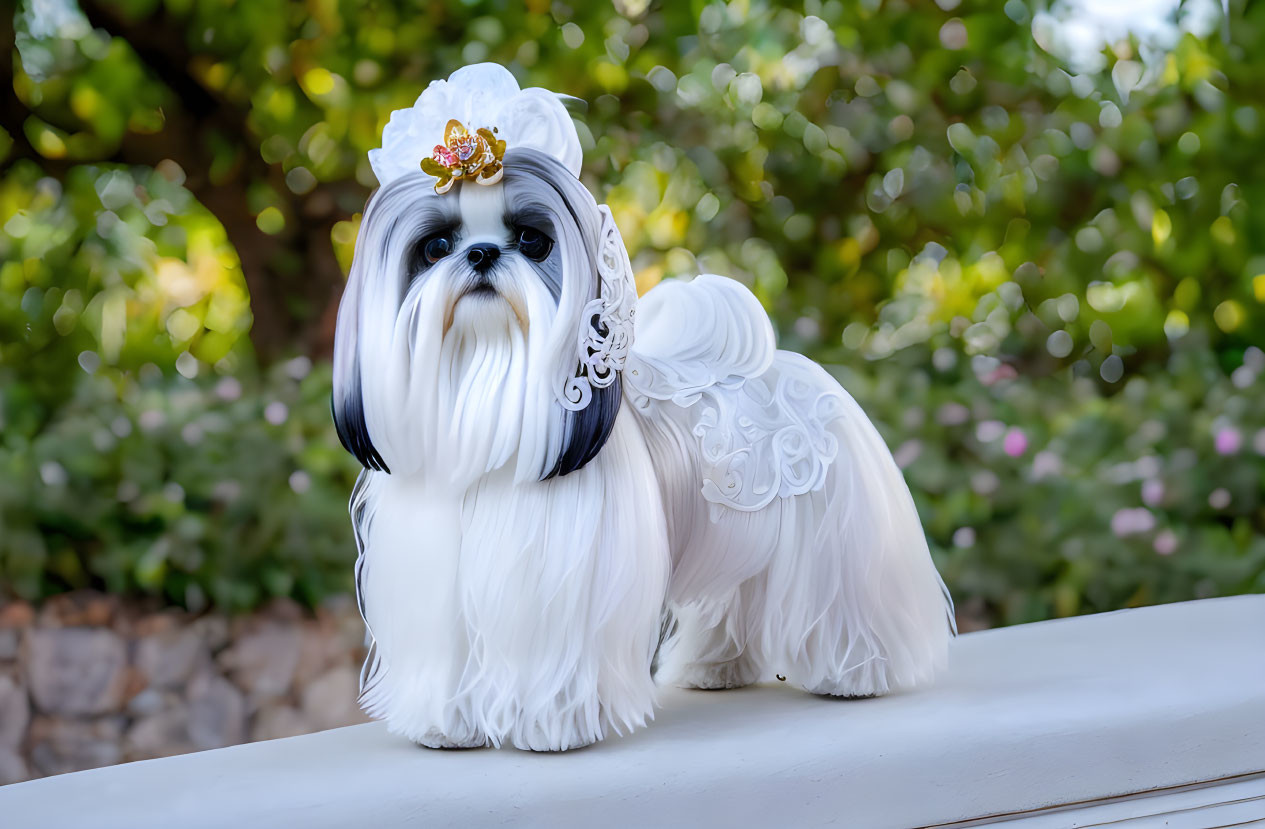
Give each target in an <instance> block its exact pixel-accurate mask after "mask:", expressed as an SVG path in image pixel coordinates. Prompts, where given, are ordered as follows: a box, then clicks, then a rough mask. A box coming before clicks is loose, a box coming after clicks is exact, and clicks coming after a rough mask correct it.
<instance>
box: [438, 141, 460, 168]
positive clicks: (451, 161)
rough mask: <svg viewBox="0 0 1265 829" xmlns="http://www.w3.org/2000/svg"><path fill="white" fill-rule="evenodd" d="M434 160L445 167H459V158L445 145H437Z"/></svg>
mask: <svg viewBox="0 0 1265 829" xmlns="http://www.w3.org/2000/svg"><path fill="white" fill-rule="evenodd" d="M434 159H435V160H436V161H438V162H439V163H440V164H442V165H444V166H445V167H456V166H457V157H456V156H455V155H453V154H452V150H450V149H448V148H447V147H445V146H444V145H443V144H436V145H435V153H434Z"/></svg>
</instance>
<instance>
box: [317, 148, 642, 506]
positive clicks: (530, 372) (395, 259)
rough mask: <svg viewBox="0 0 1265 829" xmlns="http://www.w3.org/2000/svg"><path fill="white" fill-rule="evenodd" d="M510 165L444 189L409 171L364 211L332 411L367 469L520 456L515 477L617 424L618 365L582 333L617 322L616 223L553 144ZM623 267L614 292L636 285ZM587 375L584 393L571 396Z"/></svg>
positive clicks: (553, 466) (576, 463)
mask: <svg viewBox="0 0 1265 829" xmlns="http://www.w3.org/2000/svg"><path fill="white" fill-rule="evenodd" d="M505 162H506V163H505V173H504V176H503V178H502V179H501V181H500V182H499V183H497V184H493V185H478V184H474V183H469V182H467V183H462V184H460V185H458V186H456V187H454V188H453V189H452V190H450V191H449V192H448V193H445V194H443V195H439V194H436V193H435V191H434V187H433V180H432V179H430V178H429V177H428V176H425V175H423V174H420V173H419V174H417V175H409V176H404V177H402V178H399V179H396V180H394V181H392V182H390V183H389V184H388V185H387V186H385V187H383V188H382V189H381V190H380V191H379V192H378V193H377V194H375V196H374V197H373V199H372V200H371V201H370V204H369V206H368V208H367V210H366V212H365V217H364V221H363V223H362V225H361V231H360V238H359V239H358V240H357V246H356V255H355V260H354V262H353V265H352V272H351V276H350V278H349V281H348V286H347V291H346V293H345V294H344V297H343V302H342V305H341V307H340V309H339V317H338V330H337V334H336V342H335V361H334V419H335V423H336V425H337V427H338V431H339V436H340V437H341V438H342V440H343V443H344V445H345V446H346V447H347V449H348V451H350V452H352V453H353V454H355V455H356V457H357V458H359V460H360V461H361V463H363V464H364V465H365V466H367V467H369V468H373V469H381V470H384V471H391V472H393V473H396V474H416V473H419V472H426V473H428V474H430V473H433V474H440V475H443V476H445V478H444V480H446V481H451V482H454V483H457V482H465V483H468V482H470V481H472V480H473V479H475V478H477V477H478V476H479V475H482V474H485V473H486V472H489V471H491V470H493V469H497V468H499V467H501V466H504V465H505V464H507V463H508V462H510V461H511V460H512V459H515V457H517V460H516V475H517V477H518V478H519V479H538V478H548V477H552V476H554V475H559V474H566V473H568V472H571V471H573V470H575V469H578V468H580V467H581V466H583V465H584V464H585V463H587V462H588V461H589V460H591V459H592V457H593V456H594V455H595V454H596V453H597V451H598V450H599V449H600V448H601V445H602V443H604V442H605V440H606V438H607V437H608V436H609V433H610V430H611V428H612V427H613V424H614V419H615V416H616V414H617V413H618V410H619V405H620V399H621V392H620V383H619V380H618V376H617V368H618V365H616V366H615V368H614V369H612V370H611V371H610V372H609V373H608V374H603V373H602V370H604V369H605V367H604V366H601V365H598V366H597V369H595V368H594V366H585V364H584V363H585V361H586V360H589V361H590V362H593V361H592V359H591V358H592V355H593V352H594V349H593V348H590V347H586V346H585V345H584V344H583V343H585V342H586V341H588V342H594V341H602V340H603V338H605V337H609V336H610V334H611V332H610V330H609V329H610V327H611V325H610V324H609V323H608V321H607V320H605V319H599V318H598V316H597V315H596V314H597V310H596V309H597V308H598V307H599V306H601V305H602V302H603V301H605V300H609V299H610V297H608V296H603V295H602V294H603V284H604V279H605V277H604V276H601V275H599V270H602V269H603V268H604V271H603V273H604V274H606V275H609V273H610V262H611V261H612V257H611V256H610V254H609V245H610V243H611V238H612V236H611V235H612V233H613V234H614V239H615V240H616V241H617V242H618V231H617V230H614V229H613V222H611V221H610V217H609V212H607V211H605V210H604V209H599V208H598V206H597V204H596V203H595V202H594V200H593V197H592V196H591V195H590V194H589V192H588V191H587V190H586V189H585V188H584V186H583V185H582V184H580V182H579V181H578V180H577V179H576V178H575V177H574V176H573V175H572V174H571V173H570V172H569V171H568V170H566V168H564V167H563V166H562V165H561V164H560V163H559V162H557V161H556V160H554V159H553V158H552V157H551V156H549V155H546V154H544V153H541V152H538V151H534V150H528V149H522V150H518V151H511V152H510V153H508V154H507V156H506V159H505ZM618 244H619V250H618V254H619V256H616V257H614V259H615V260H618V262H619V263H620V269H621V270H626V269H627V255H626V253H624V252H623V250H622V242H620V243H618ZM618 276H619V277H621V278H622V279H621V280H620V282H619V283H618V284H616V286H615V290H612V286H611V283H610V282H609V281H606V283H605V284H606V287H605V292H606V293H607V294H609V293H620V292H621V290H622V289H623V288H624V287H628V289H629V290H631V287H630V285H631V274H627V273H624V274H618ZM625 283H626V284H625ZM630 302H631V299H629V298H625V304H626V307H627V308H629V309H630V308H631V305H630V304H629V303H630ZM629 314H631V311H630V310H629ZM628 325H629V327H630V325H631V319H630V318H629V320H628ZM625 347H626V344H625ZM599 350H600V349H599ZM577 377H578V379H579V381H581V382H582V384H583V386H584V388H583V389H582V390H583V392H584V393H583V394H582V395H568V393H567V390H568V389H573V388H575V386H576V383H577ZM590 380H591V381H592V382H589V381H590Z"/></svg>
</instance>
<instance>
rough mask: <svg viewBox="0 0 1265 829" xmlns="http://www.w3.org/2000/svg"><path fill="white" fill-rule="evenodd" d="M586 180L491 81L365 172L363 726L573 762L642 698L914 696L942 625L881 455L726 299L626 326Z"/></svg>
mask: <svg viewBox="0 0 1265 829" xmlns="http://www.w3.org/2000/svg"><path fill="white" fill-rule="evenodd" d="M580 160H581V152H580V143H579V139H578V137H577V133H576V131H575V127H574V126H573V124H572V122H571V120H570V117H569V116H568V114H567V112H566V108H565V107H564V106H563V105H562V103H561V102H560V100H559V98H558V96H556V95H554V94H552V93H550V92H547V91H546V90H543V89H522V90H520V89H519V87H518V84H517V83H516V82H515V80H514V78H513V76H512V75H511V74H510V73H509V72H508V71H507V70H505V69H504V68H502V67H500V66H496V65H491V64H481V65H477V66H469V67H466V68H464V69H461V70H459V71H457V72H456V73H454V74H453V75H452V77H451V78H449V79H448V80H447V81H446V82H445V81H437V82H435V83H432V84H431V85H430V86H429V87H428V88H427V89H426V90H425V91H424V92H423V93H422V95H421V97H420V98H418V100H417V103H416V104H415V105H414V106H413V107H412V108H410V109H405V110H400V111H398V112H396V113H395V114H394V115H392V117H391V120H390V123H389V124H388V125H387V127H386V130H385V131H384V134H383V146H382V148H381V149H379V150H375V151H373V152H372V153H370V161H371V163H372V165H373V169H374V171H375V172H376V173H377V176H378V179H379V181H380V182H381V185H382V186H381V189H379V190H378V191H377V193H376V194H375V195H374V196H373V198H372V199H371V200H370V202H369V205H368V207H367V209H366V211H365V215H364V220H363V223H362V225H361V230H360V238H359V240H358V242H357V245H356V253H355V259H354V262H353V265H352V269H351V276H350V279H349V282H348V285H347V290H346V293H345V295H344V297H343V300H342V305H341V307H340V309H339V314H338V330H337V336H336V345H335V357H334V397H333V409H334V419H335V423H336V425H337V428H338V433H339V436H340V437H341V438H342V440H343V443H344V445H345V446H346V447H347V449H348V451H350V452H351V453H353V454H354V455H355V456H356V457H357V458H358V459H359V460H360V462H361V463H362V464H364V466H365V467H366V468H365V471H364V472H363V474H362V475H361V477H360V480H359V482H358V483H357V485H356V489H355V492H354V493H353V495H352V500H351V516H352V521H353V523H354V526H355V531H356V536H357V540H358V545H359V551H360V557H359V560H358V561H357V564H356V582H357V592H358V597H359V600H360V609H361V612H362V613H363V615H364V618H365V623H366V625H367V627H368V629H369V634H370V636H371V640H372V648H371V650H370V655H369V659H368V660H367V662H366V664H365V668H364V671H363V673H362V677H361V685H362V696H361V700H362V704H363V705H364V707H365V708H366V710H367V711H368V712H369V713H370V714H372V715H373V716H375V717H380V718H383V719H385V720H386V721H387V723H388V725H389V727H390V729H391V730H392V731H394V732H397V733H400V734H403V735H405V736H407V737H408V738H409V739H411V740H414V741H416V742H418V743H421V744H422V745H426V746H431V747H469V746H484V745H501V744H502V743H505V742H508V743H511V744H513V745H515V746H517V747H519V748H525V749H534V750H561V749H569V748H575V747H578V746H583V745H587V744H589V743H592V742H595V741H597V740H600V739H602V738H603V737H605V736H606V735H607V734H609V733H611V732H612V731H613V732H615V733H625V732H627V731H629V730H631V729H634V728H636V727H638V726H641V725H643V724H645V722H646V720H647V718H648V717H650V716H651V715H652V712H653V706H654V701H655V688H656V682H655V679H656V678H657V679H658V680H659V681H666V682H671V683H675V684H678V685H683V686H686V687H691V688H736V687H739V686H742V685H747V684H750V683H753V682H757V681H760V680H766V679H771V678H772V677H773V676H774V675H781V676H783V677H785V678H786V679H788V680H789V681H790V682H792V683H794V684H795V685H798V686H800V687H801V688H804V689H806V690H808V691H811V692H812V693H815V694H830V695H835V696H845V697H852V696H870V695H875V694H884V693H887V692H888V691H891V690H893V689H899V688H909V687H912V686H915V685H919V684H922V683H925V682H927V681H928V680H930V679H931V677H932V675H933V673H934V672H935V671H936V669H937V668H938V667H939V666H940V665H941V664H942V663H943V662H944V659H945V653H946V650H947V643H948V640H949V637H950V635H951V629H952V624H953V622H952V618H953V615H952V605H951V604H950V601H949V598H948V595H947V593H946V591H945V589H944V586H943V583H942V582H941V580H940V577H939V576H938V574H937V573H936V570H935V567H934V565H933V564H932V561H931V557H930V555H929V554H928V551H927V544H926V540H925V539H924V537H923V533H922V529H921V525H920V524H919V521H918V514H917V512H916V511H915V509H914V503H913V500H912V499H911V497H910V494H909V490H908V489H907V488H906V485H905V482H904V480H903V479H902V477H901V473H900V470H899V469H898V468H897V466H896V464H895V463H894V462H893V460H892V456H891V454H890V453H889V452H888V450H887V448H886V447H885V446H884V444H883V441H882V439H881V438H880V437H879V434H878V432H876V431H875V429H874V427H873V426H872V425H871V424H870V422H869V421H868V420H867V419H866V417H865V414H864V413H863V412H862V411H861V409H860V407H859V406H857V404H856V403H855V402H854V401H853V400H852V398H851V397H849V396H848V394H847V393H846V392H844V390H843V389H842V388H840V387H839V384H838V383H837V382H835V380H834V379H832V378H831V376H830V375H829V374H827V373H826V372H825V371H824V370H823V369H822V368H820V367H819V366H817V365H816V364H814V363H812V362H810V361H809V360H807V359H806V358H804V357H802V356H800V355H798V354H792V353H789V352H785V351H778V350H777V348H776V346H775V343H774V336H773V328H772V326H771V324H770V322H769V318H768V316H767V315H766V314H765V312H764V310H763V309H762V308H761V306H760V304H759V302H757V300H756V299H755V297H754V296H753V295H752V294H751V293H750V292H749V291H748V290H747V289H746V288H745V287H743V286H742V285H741V284H740V283H738V282H735V281H733V280H730V279H726V278H723V277H719V276H711V275H703V276H699V277H697V278H695V279H694V280H693V281H691V282H673V281H669V282H665V283H663V284H661V285H659V286H657V287H656V288H654V289H653V290H651V291H650V292H649V293H647V294H646V296H645V297H643V298H641V299H638V298H637V293H636V288H635V285H634V282H633V275H632V269H631V266H630V265H629V260H628V254H627V252H626V251H625V249H624V244H623V241H622V239H621V238H620V235H619V230H618V229H617V228H616V226H615V223H614V221H613V220H612V219H611V213H610V210H609V209H607V208H606V207H605V206H601V205H598V204H597V203H596V202H595V201H594V199H593V196H592V195H590V194H589V192H588V191H587V190H586V189H585V187H584V186H583V185H582V184H581V183H580V181H579V178H578V176H579V173H580ZM634 335H635V339H634ZM652 673H653V674H655V676H654V677H652Z"/></svg>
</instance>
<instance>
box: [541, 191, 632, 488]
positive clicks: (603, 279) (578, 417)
mask: <svg viewBox="0 0 1265 829" xmlns="http://www.w3.org/2000/svg"><path fill="white" fill-rule="evenodd" d="M598 213H599V214H600V216H601V222H600V223H599V226H598V232H597V236H596V238H586V239H585V245H586V246H587V248H588V259H589V262H591V263H592V267H593V268H594V269H595V270H596V274H595V276H596V282H597V296H596V297H595V298H594V299H592V300H591V301H589V302H588V303H587V304H586V305H585V306H584V310H583V312H582V313H581V316H580V325H581V331H580V333H579V336H578V337H577V338H576V342H577V354H576V359H575V363H574V372H573V373H572V374H571V376H570V377H569V379H568V380H567V382H566V384H565V386H564V388H563V389H562V393H561V394H560V395H559V397H558V402H559V403H560V404H561V405H562V408H563V409H564V410H565V412H566V415H565V425H564V427H563V435H562V448H561V451H560V452H559V453H558V459H557V462H556V463H555V464H554V466H553V468H552V469H551V470H550V471H549V472H547V473H546V474H545V475H544V476H543V478H542V480H548V479H549V478H552V477H554V476H556V475H566V474H568V473H570V472H574V471H575V470H577V469H580V468H581V467H583V466H584V465H585V464H587V463H588V462H589V461H591V460H593V458H595V457H596V456H597V453H598V452H599V451H601V449H602V446H603V445H605V443H606V440H607V439H608V438H609V437H610V435H611V430H612V429H613V428H614V427H615V418H616V417H617V416H618V415H619V408H620V404H621V403H622V402H623V397H624V395H623V386H622V380H621V378H620V373H621V372H622V371H623V369H624V361H625V360H626V359H627V357H628V351H629V349H631V348H632V343H633V327H634V315H635V313H636V308H637V285H636V282H635V280H634V279H633V272H632V264H631V263H630V262H629V261H628V251H627V249H626V248H625V247H624V240H623V237H621V236H620V235H619V228H618V227H617V226H616V224H615V219H614V217H613V216H612V215H611V211H610V208H608V207H607V206H606V205H601V206H599V207H598Z"/></svg>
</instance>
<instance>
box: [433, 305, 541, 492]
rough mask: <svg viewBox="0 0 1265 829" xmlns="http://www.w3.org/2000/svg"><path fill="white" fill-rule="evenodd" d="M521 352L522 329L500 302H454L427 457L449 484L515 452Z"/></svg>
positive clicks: (466, 478) (493, 465)
mask: <svg viewBox="0 0 1265 829" xmlns="http://www.w3.org/2000/svg"><path fill="white" fill-rule="evenodd" d="M526 352H527V347H526V341H525V338H524V335H523V331H522V329H521V328H520V327H519V324H518V320H517V318H516V317H515V316H514V313H513V311H512V310H511V308H510V306H509V304H508V303H506V302H505V301H504V300H503V299H500V298H499V297H498V298H494V299H486V298H482V297H468V298H466V299H462V300H460V301H459V302H458V303H457V307H456V309H455V310H454V313H453V324H452V326H451V327H450V328H449V329H448V333H447V334H446V335H445V336H444V339H443V342H442V345H441V347H440V355H439V376H438V377H437V378H436V388H435V395H436V412H435V414H436V418H435V423H434V424H433V427H432V432H433V434H432V435H431V439H432V441H434V451H433V453H431V454H430V455H429V457H430V458H432V459H433V460H432V461H431V462H432V463H433V464H435V468H436V469H437V470H449V471H450V474H451V477H452V480H453V481H454V482H464V481H470V480H473V479H474V478H476V477H478V476H479V475H482V474H484V473H486V472H490V471H491V470H493V469H497V468H499V467H501V466H503V465H504V464H505V463H506V462H507V461H508V460H509V459H510V457H511V456H512V455H513V454H514V452H515V450H516V449H517V448H518V440H519V430H520V428H521V423H522V418H523V381H524V378H525V376H526V370H525V368H524V366H523V362H524V360H525V359H526ZM423 428H424V426H423Z"/></svg>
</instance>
